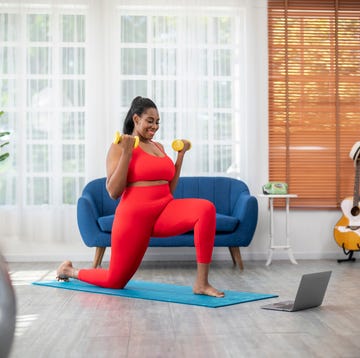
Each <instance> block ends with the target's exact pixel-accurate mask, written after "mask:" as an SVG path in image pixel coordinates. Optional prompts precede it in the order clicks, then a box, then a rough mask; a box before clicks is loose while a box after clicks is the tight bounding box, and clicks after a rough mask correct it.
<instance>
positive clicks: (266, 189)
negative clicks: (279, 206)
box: [262, 181, 288, 195]
mask: <svg viewBox="0 0 360 358" xmlns="http://www.w3.org/2000/svg"><path fill="white" fill-rule="evenodd" d="M262 190H263V193H264V194H269V195H285V194H287V193H288V185H287V184H286V183H282V182H277V181H270V182H268V183H266V184H265V185H263V187H262Z"/></svg>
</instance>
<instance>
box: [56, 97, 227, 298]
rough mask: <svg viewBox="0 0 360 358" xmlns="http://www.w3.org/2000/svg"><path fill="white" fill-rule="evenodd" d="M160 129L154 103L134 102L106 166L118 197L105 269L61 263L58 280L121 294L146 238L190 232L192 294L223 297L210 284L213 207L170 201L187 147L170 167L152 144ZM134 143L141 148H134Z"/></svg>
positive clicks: (110, 186)
mask: <svg viewBox="0 0 360 358" xmlns="http://www.w3.org/2000/svg"><path fill="white" fill-rule="evenodd" d="M158 129H159V114H158V110H157V107H156V105H155V103H154V102H153V101H152V100H150V99H148V98H143V97H136V98H135V99H134V100H133V101H132V104H131V107H130V109H129V111H128V113H127V115H126V118H125V121H124V127H123V133H124V134H123V135H122V136H121V140H120V141H116V144H115V143H113V144H112V145H111V147H110V149H109V152H108V155H107V160H106V169H107V181H106V187H107V190H108V192H109V195H110V196H111V197H112V198H114V199H117V198H119V197H120V196H121V200H120V202H119V205H118V206H117V208H116V211H115V217H114V223H113V227H112V233H111V258H110V264H109V268H108V269H100V268H97V269H76V268H75V267H73V265H72V263H71V261H65V262H63V263H62V264H61V265H60V266H59V268H58V270H57V278H58V279H60V280H67V279H69V278H70V277H71V278H75V279H79V280H81V281H84V282H88V283H90V284H93V285H97V286H101V287H108V288H124V287H125V285H126V284H127V283H128V281H129V280H130V279H131V278H132V276H133V275H134V274H135V272H136V270H137V269H138V267H139V266H140V263H141V261H142V259H143V257H144V255H145V251H146V249H147V247H148V244H149V240H150V237H152V236H154V237H168V236H175V235H180V234H183V233H185V232H187V231H190V230H194V243H195V250H196V261H197V276H196V280H195V283H194V286H193V292H194V293H195V294H202V295H208V296H215V297H224V293H223V292H220V291H218V290H217V289H215V288H214V287H213V286H211V285H210V284H209V282H208V274H209V267H210V262H211V257H212V251H213V246H214V238H215V206H214V205H213V204H212V203H211V202H210V201H208V200H204V199H174V197H173V195H172V194H173V192H174V190H175V187H176V185H177V182H178V179H179V176H180V170H181V166H182V162H183V158H184V155H185V152H186V151H187V150H189V149H190V142H188V141H184V146H183V149H182V150H180V151H178V156H177V159H176V162H175V165H174V163H173V162H172V160H171V159H170V158H169V157H168V156H167V155H166V153H165V151H164V148H163V146H162V145H161V144H160V143H157V142H154V141H153V140H152V139H153V137H154V135H155V133H156V131H157V130H158ZM135 136H137V137H138V139H136V137H135ZM135 141H136V142H137V141H139V144H138V143H136V144H138V145H135ZM117 142H119V143H117Z"/></svg>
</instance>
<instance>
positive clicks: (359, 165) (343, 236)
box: [334, 161, 360, 261]
mask: <svg viewBox="0 0 360 358" xmlns="http://www.w3.org/2000/svg"><path fill="white" fill-rule="evenodd" d="M359 172H360V162H359V161H357V162H356V170H355V183H354V196H353V197H348V198H346V199H344V200H343V201H342V202H341V210H342V213H343V215H342V217H341V218H340V220H339V221H338V222H337V223H336V225H335V227H334V238H335V241H336V242H337V244H338V245H339V246H340V247H342V249H343V251H344V253H345V255H348V254H350V259H351V257H352V254H353V251H358V250H360V203H359V177H360V175H359ZM346 250H347V251H346ZM338 261H341V260H338Z"/></svg>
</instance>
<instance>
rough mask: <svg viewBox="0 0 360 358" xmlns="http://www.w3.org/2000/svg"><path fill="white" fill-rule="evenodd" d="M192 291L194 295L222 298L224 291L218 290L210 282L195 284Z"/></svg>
mask: <svg viewBox="0 0 360 358" xmlns="http://www.w3.org/2000/svg"><path fill="white" fill-rule="evenodd" d="M193 292H194V293H195V295H206V296H211V297H219V298H222V297H224V296H225V293H224V292H220V291H218V290H217V289H216V288H214V287H212V286H211V285H210V284H207V285H204V286H200V285H198V284H195V285H194V287H193Z"/></svg>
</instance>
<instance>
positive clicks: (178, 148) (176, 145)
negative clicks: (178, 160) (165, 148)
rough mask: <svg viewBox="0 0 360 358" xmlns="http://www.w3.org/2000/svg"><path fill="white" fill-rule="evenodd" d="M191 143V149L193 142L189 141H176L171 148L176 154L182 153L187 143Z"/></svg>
mask: <svg viewBox="0 0 360 358" xmlns="http://www.w3.org/2000/svg"><path fill="white" fill-rule="evenodd" d="M186 142H187V143H189V144H190V148H189V149H191V142H190V141H189V140H186V139H184V140H183V139H175V140H174V141H173V142H172V144H171V147H172V149H174V150H175V151H176V152H180V151H182V150H183V149H184V146H185V143H186Z"/></svg>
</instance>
